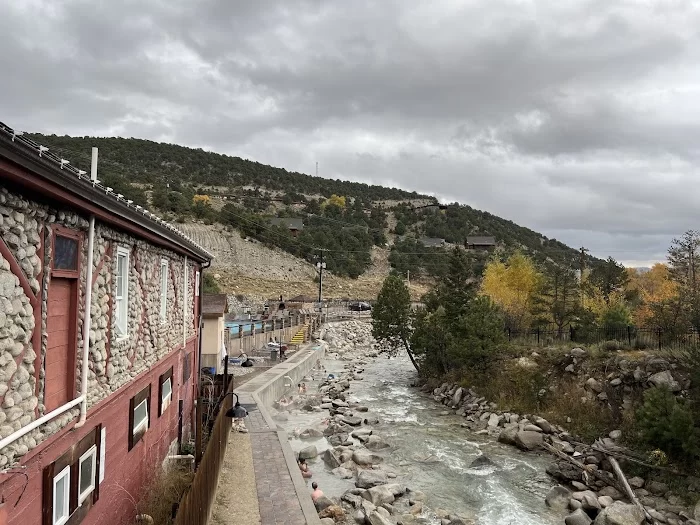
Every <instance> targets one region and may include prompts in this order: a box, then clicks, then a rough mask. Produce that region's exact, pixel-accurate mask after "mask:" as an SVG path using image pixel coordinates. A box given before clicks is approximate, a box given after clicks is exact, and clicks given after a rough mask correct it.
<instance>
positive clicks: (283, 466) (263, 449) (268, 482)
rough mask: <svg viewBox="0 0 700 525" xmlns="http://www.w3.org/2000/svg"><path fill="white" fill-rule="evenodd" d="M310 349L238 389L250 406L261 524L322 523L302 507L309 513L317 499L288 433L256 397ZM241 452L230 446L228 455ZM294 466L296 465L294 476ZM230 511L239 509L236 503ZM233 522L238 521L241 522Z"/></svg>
mask: <svg viewBox="0 0 700 525" xmlns="http://www.w3.org/2000/svg"><path fill="white" fill-rule="evenodd" d="M309 353H313V350H309V349H308V348H307V349H305V348H303V347H302V349H300V350H299V351H298V352H295V353H294V354H293V355H292V356H290V358H289V359H287V360H286V361H283V362H282V363H280V364H278V365H277V366H275V367H273V368H271V369H270V370H268V371H266V372H265V373H263V374H260V375H259V376H257V377H254V378H252V379H251V380H250V381H247V382H246V383H245V385H242V386H241V387H240V388H236V389H235V391H236V393H237V394H238V396H239V401H240V403H241V405H243V406H244V407H245V408H246V409H247V410H248V417H246V418H245V425H246V427H247V428H248V432H249V434H248V435H249V436H250V443H251V448H252V456H253V458H252V459H253V469H254V472H255V487H256V491H257V498H258V507H259V512H260V522H259V523H260V525H307V524H310V523H314V524H315V523H318V521H317V518H316V514H315V512H313V518H314V519H315V521H308V522H307V520H306V518H305V516H304V511H303V510H302V507H303V506H306V507H307V515H308V514H309V512H308V506H309V505H311V508H313V503H312V502H311V497H310V492H309V491H308V489H307V488H306V485H305V483H304V482H303V479H302V478H301V474H300V473H299V472H298V468H297V465H296V461H295V458H294V456H293V454H292V452H291V448H289V445H288V442H287V436H286V434H285V433H284V432H283V431H281V430H278V428H277V425H275V424H274V423H273V422H272V421H271V420H269V419H266V418H265V417H264V415H263V413H262V412H261V411H260V410H259V408H258V405H257V403H256V402H255V398H254V397H253V393H254V392H256V391H258V390H259V389H260V388H262V387H263V386H265V385H266V384H267V383H268V382H269V381H270V380H271V379H273V378H275V377H278V376H279V375H280V374H282V373H284V371H285V370H288V369H291V368H294V366H295V365H296V364H298V363H299V362H300V361H302V360H303V359H304V358H305V357H307V356H308V355H309ZM237 453H240V451H237V450H235V448H231V447H229V448H227V449H226V456H225V457H226V458H227V457H228V456H229V455H230V454H237ZM290 469H295V471H294V477H293V476H292V471H290ZM295 479H296V481H295ZM302 501H304V503H302ZM230 511H231V512H232V513H235V512H236V510H235V506H234V507H233V508H231V509H230ZM233 523H236V525H237V522H233ZM241 525H255V524H252V523H245V524H243V523H242V522H241Z"/></svg>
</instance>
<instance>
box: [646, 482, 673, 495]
mask: <svg viewBox="0 0 700 525" xmlns="http://www.w3.org/2000/svg"><path fill="white" fill-rule="evenodd" d="M646 489H647V490H648V491H649V492H651V493H652V494H655V495H657V496H661V495H663V494H666V493H667V492H668V485H666V483H661V482H659V481H650V482H649V483H647V485H646Z"/></svg>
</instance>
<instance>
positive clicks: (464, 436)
mask: <svg viewBox="0 0 700 525" xmlns="http://www.w3.org/2000/svg"><path fill="white" fill-rule="evenodd" d="M345 364H346V362H343V361H337V360H331V359H325V360H324V366H325V367H326V369H327V370H328V371H329V372H334V371H335V372H340V371H342V370H343V366H344V365H345ZM414 375H415V370H414V369H413V367H412V366H411V363H410V361H409V360H408V358H402V357H399V358H393V359H386V358H382V357H380V358H378V359H377V360H376V361H374V362H373V363H372V364H370V365H368V366H367V367H366V369H365V372H364V374H363V376H364V380H362V381H353V382H352V385H351V388H350V395H351V397H352V399H354V400H357V401H359V402H360V403H361V404H362V405H365V406H367V407H369V414H370V415H376V416H377V417H378V418H379V420H380V423H379V424H378V425H373V428H374V430H375V433H376V434H378V435H380V436H382V437H383V438H384V439H385V440H386V441H387V442H388V443H389V444H391V448H389V449H386V450H385V451H381V452H379V453H380V454H382V455H384V456H385V465H384V468H385V469H386V470H394V471H395V472H396V474H397V479H396V482H400V483H403V484H405V485H407V486H408V487H410V488H411V490H420V491H422V492H424V493H425V494H426V495H427V496H428V499H427V506H428V507H429V508H430V509H433V510H434V509H438V508H442V509H445V510H447V511H449V512H451V513H457V514H459V515H461V516H464V517H468V518H473V519H476V522H477V523H478V524H479V525H549V524H551V525H554V524H557V525H560V524H561V523H562V521H563V516H562V515H560V514H557V513H554V512H551V511H550V510H549V509H548V508H547V507H546V506H545V504H544V498H545V496H546V494H547V491H548V490H549V488H550V487H551V486H552V485H553V483H552V481H551V479H549V477H548V476H547V475H546V474H545V467H546V465H547V464H548V461H549V459H548V458H546V457H540V456H538V455H536V454H525V453H522V452H519V451H518V450H516V449H515V448H513V447H510V446H507V445H502V444H500V443H497V442H496V441H495V439H494V438H493V437H489V436H482V435H476V434H474V433H472V432H470V431H469V430H467V429H465V428H462V427H460V423H461V421H462V418H460V417H459V416H457V415H455V414H454V413H453V412H452V411H450V414H449V415H440V413H441V412H444V411H445V409H446V407H444V406H442V405H439V404H438V403H436V402H435V401H433V400H432V399H431V398H429V397H428V396H426V395H425V394H422V393H421V392H419V391H418V389H416V388H411V387H410V386H408V385H409V383H410V381H411V379H412V378H413V377H414ZM307 385H308V386H309V392H313V391H316V387H317V383H316V382H307ZM327 415H328V413H327V412H326V411H323V412H322V413H319V412H311V413H304V412H300V411H294V413H293V414H291V415H290V418H289V420H288V421H286V422H284V423H281V425H282V427H283V428H285V430H287V431H288V432H289V434H290V435H292V432H293V431H294V430H295V429H299V430H302V429H304V428H308V427H313V428H317V429H322V428H323V427H322V424H321V422H322V419H323V418H325V417H327ZM360 415H362V416H364V414H360ZM311 444H315V445H316V446H317V447H318V449H319V451H323V450H325V449H326V448H330V445H329V444H328V442H327V441H326V439H325V438H321V439H318V440H303V441H302V440H300V439H297V438H294V437H293V438H291V445H292V448H293V449H294V451H295V452H296V451H298V450H300V449H302V448H304V447H306V446H308V445H311ZM481 454H484V455H486V456H487V457H488V458H490V459H491V460H492V461H493V463H494V464H495V467H492V466H489V467H485V468H480V469H472V468H470V465H471V462H472V461H473V460H474V459H475V458H476V457H478V456H479V455H481ZM428 456H432V458H431V461H429V462H423V461H422V460H424V459H425V458H426V457H428ZM310 466H311V469H312V471H313V473H314V476H313V481H317V482H318V483H319V486H320V487H321V488H322V490H323V491H324V493H325V494H326V495H327V496H331V497H334V496H340V495H342V494H343V492H345V491H346V490H348V489H350V488H352V487H354V480H341V479H339V478H338V477H336V476H335V475H333V474H332V473H331V472H330V470H329V469H328V468H326V467H325V466H324V464H323V461H322V460H321V458H320V457H319V458H317V460H315V462H312V463H310ZM428 514H430V513H428ZM429 517H430V518H431V519H430V521H429V522H430V523H439V521H438V520H437V519H435V516H434V515H432V516H429Z"/></svg>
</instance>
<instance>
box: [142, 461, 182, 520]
mask: <svg viewBox="0 0 700 525" xmlns="http://www.w3.org/2000/svg"><path fill="white" fill-rule="evenodd" d="M193 478H194V474H193V473H192V472H191V471H190V470H189V469H183V468H177V467H173V468H169V469H167V470H164V469H162V468H159V469H157V472H155V473H154V476H153V478H151V482H150V483H149V484H148V486H147V487H146V490H145V492H144V495H143V498H142V499H141V501H139V503H138V513H139V514H148V515H149V516H151V517H152V518H153V523H154V525H171V524H172V523H173V519H172V514H173V507H174V505H176V504H178V503H180V500H181V499H182V497H183V496H184V494H185V492H187V490H188V489H189V488H190V485H191V484H192V479H193Z"/></svg>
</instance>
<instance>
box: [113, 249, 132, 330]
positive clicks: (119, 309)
mask: <svg viewBox="0 0 700 525" xmlns="http://www.w3.org/2000/svg"><path fill="white" fill-rule="evenodd" d="M121 257H123V258H124V272H125V273H124V275H121V276H120V275H119V259H120V258H121ZM129 259H130V253H129V250H128V249H127V248H124V247H123V246H119V247H118V248H117V268H116V273H117V280H119V279H121V280H122V283H121V284H122V295H121V296H120V295H118V293H119V283H118V282H117V283H116V286H115V290H114V298H115V299H114V302H115V304H114V313H115V317H116V323H115V326H116V330H117V336H118V337H119V338H120V339H121V338H125V337H128V335H129V263H130V260H129Z"/></svg>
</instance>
